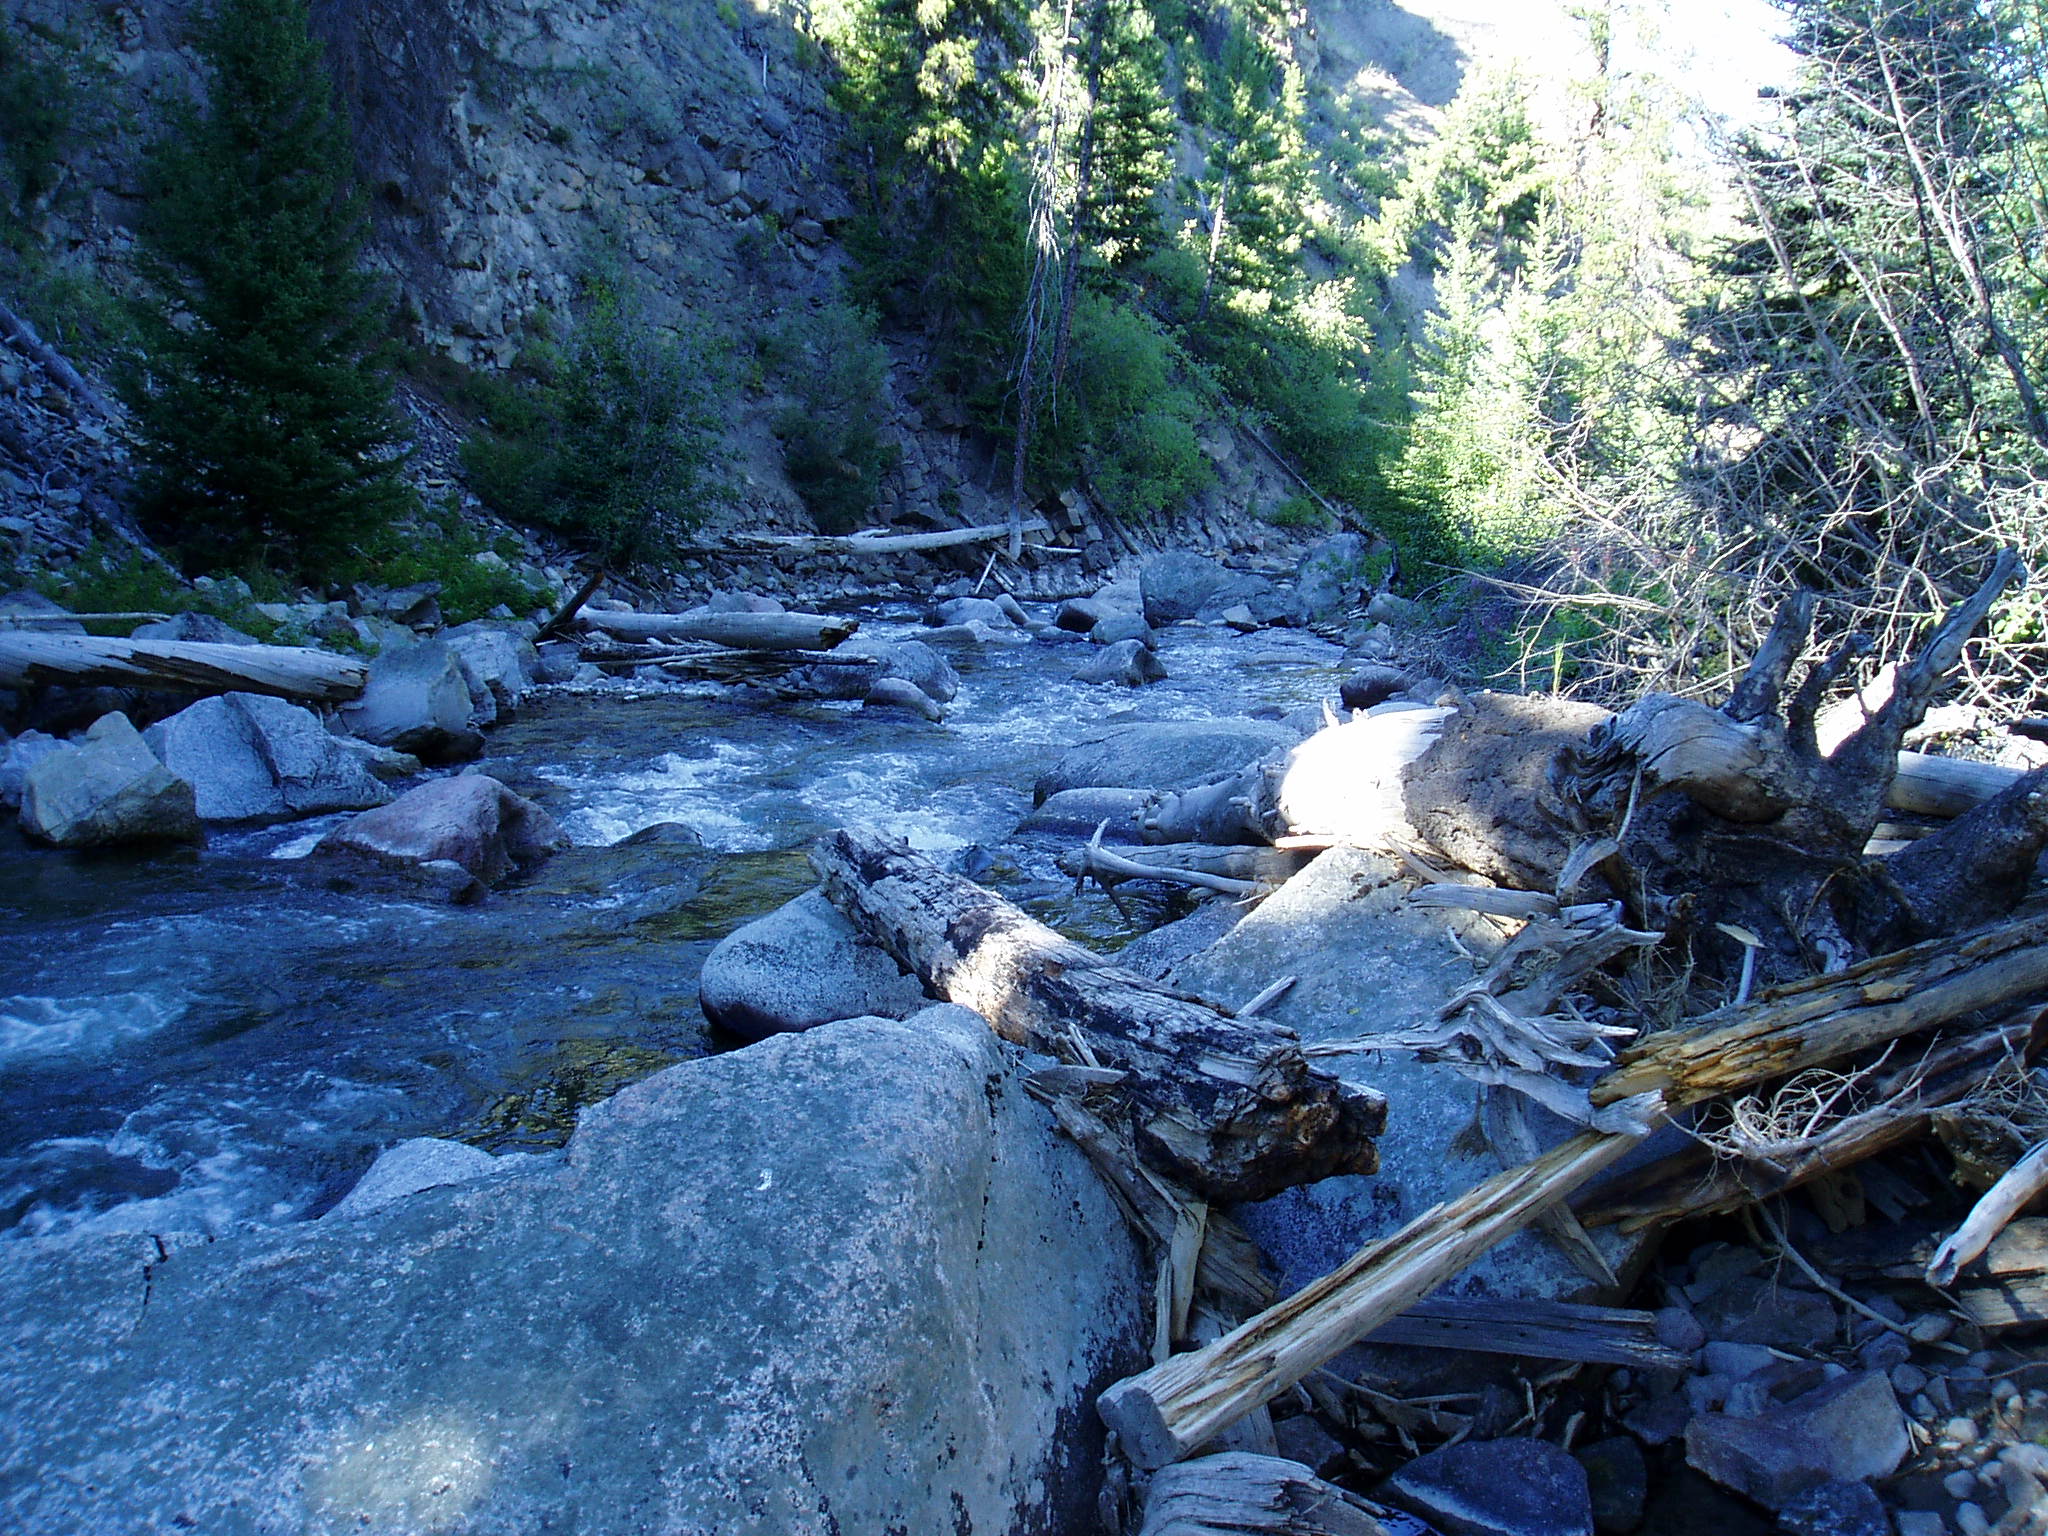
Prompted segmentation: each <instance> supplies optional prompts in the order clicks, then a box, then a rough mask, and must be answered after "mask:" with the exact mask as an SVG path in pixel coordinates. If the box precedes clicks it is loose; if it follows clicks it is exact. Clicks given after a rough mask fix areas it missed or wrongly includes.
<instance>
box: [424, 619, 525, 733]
mask: <svg viewBox="0 0 2048 1536" xmlns="http://www.w3.org/2000/svg"><path fill="white" fill-rule="evenodd" d="M439 638H440V640H441V641H442V643H444V644H445V645H447V646H448V648H449V649H450V650H452V651H454V652H455V660H456V664H457V665H458V666H459V667H461V669H462V680H463V682H464V684H466V685H467V687H468V688H469V705H470V722H471V723H472V724H475V725H492V724H495V723H496V722H497V721H498V720H499V719H500V718H501V717H503V716H506V715H509V714H511V713H512V712H513V711H514V710H516V709H517V708H518V707H519V705H520V703H521V701H522V700H524V699H525V697H526V690H527V689H529V688H531V687H532V686H533V685H534V684H535V683H536V682H538V681H539V680H540V657H539V656H538V655H537V654H536V653H535V651H534V647H533V642H532V641H531V640H529V639H528V638H527V637H526V632H525V630H524V629H523V628H521V627H518V626H513V625H506V624H498V623H492V622H489V621H487V620H483V619H479V620H476V621H474V622H472V623H469V624H462V625H458V626H457V627H456V628H454V629H449V630H444V631H442V633H441V635H440V636H439Z"/></svg>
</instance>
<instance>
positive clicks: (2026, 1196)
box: [1927, 1141, 2048, 1286]
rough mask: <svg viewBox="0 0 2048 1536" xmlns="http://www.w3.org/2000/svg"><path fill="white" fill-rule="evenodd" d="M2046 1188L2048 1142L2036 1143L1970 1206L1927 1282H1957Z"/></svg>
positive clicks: (1935, 1259) (1931, 1261)
mask: <svg viewBox="0 0 2048 1536" xmlns="http://www.w3.org/2000/svg"><path fill="white" fill-rule="evenodd" d="M2044 1189H2048V1141H2043V1142H2038V1143H2036V1144H2035V1145H2034V1147H2033V1148H2032V1150H2030V1151H2029V1152H2028V1153H2027V1155H2026V1156H2025V1157H2023V1158H2021V1159H2020V1160H2019V1161H2018V1162H2016V1163H2014V1164H2013V1165H2012V1167H2010V1168H2008V1169H2007V1170H2006V1171H2005V1175H2004V1177H2002V1178H2000V1179H1999V1181H1998V1182H1997V1183H1996V1184H1994V1185H1992V1186H1991V1187H1990V1188H1989V1189H1987V1190H1985V1191H1984V1193H1983V1195H1982V1196H1980V1197H1979V1198H1978V1201H1977V1203H1976V1204H1975V1205H1973V1206H1971V1207H1970V1214H1969V1215H1968V1216H1966V1217H1964V1218H1963V1224H1962V1225H1961V1226H1959V1227H1957V1228H1956V1229H1955V1231H1953V1232H1951V1233H1950V1234H1949V1235H1948V1236H1947V1237H1946V1238H1944V1239H1943V1240H1942V1243H1941V1246H1940V1247H1939V1248H1936V1249H1935V1250H1934V1257H1933V1258H1931V1259H1929V1260H1928V1261H1927V1283H1928V1284H1929V1285H1933V1286H1946V1285H1952V1284H1954V1282H1955V1278H1956V1272H1957V1271H1958V1270H1960V1269H1961V1268H1962V1267H1963V1266H1964V1265H1965V1264H1967V1263H1969V1262H1970V1260H1972V1259H1974V1258H1976V1257H1977V1255H1978V1254H1980V1253H1982V1252H1983V1251H1984V1250H1985V1249H1986V1248H1989V1247H1990V1246H1991V1240H1992V1239H1993V1238H1995V1237H1997V1236H1998V1234H1999V1233H2001V1232H2003V1231H2004V1230H2005V1228H2006V1224H2007V1223H2008V1222H2010V1221H2011V1220H2012V1219H2013V1217H2015V1216H2017V1215H2019V1213H2020V1212H2021V1211H2022V1210H2024V1209H2025V1208H2026V1205H2027V1202H2028V1201H2030V1200H2032V1199H2033V1198H2034V1197H2035V1196H2036V1195H2038V1194H2040V1193H2041V1191H2042V1190H2044Z"/></svg>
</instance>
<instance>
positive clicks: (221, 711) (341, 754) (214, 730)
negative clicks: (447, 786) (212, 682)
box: [142, 693, 418, 821]
mask: <svg viewBox="0 0 2048 1536" xmlns="http://www.w3.org/2000/svg"><path fill="white" fill-rule="evenodd" d="M142 736H143V740H145V741H147V742H148V743H149V746H150V750H151V751H153V752H154V753H156V755H157V757H158V758H159V759H160V760H161V761H162V762H163V765H164V766H165V767H166V768H168V769H170V770H171V772H173V773H175V774H177V775H178V777H179V778H181V779H185V780H188V781H189V782H190V783H191V785H192V790H193V794H194V797H195V800H196V802H197V805H198V808H199V817H200V819H201V820H202V821H282V820H285V819H286V818H288V817H292V816H318V815H322V814H325V813H326V812H328V811H359V810H363V809H365V808H366V807H368V806H373V805H383V804H384V803H385V802H386V801H388V800H389V799H390V798H391V791H389V790H388V789H386V788H385V787H384V786H383V784H382V783H380V782H379V781H378V780H377V779H376V777H375V776H373V775H372V773H371V772H370V769H369V766H368V765H367V764H366V763H365V762H364V761H363V760H362V759H361V758H360V757H359V756H358V755H357V754H356V753H354V752H352V751H350V750H349V747H348V745H347V743H346V742H344V741H343V740H342V738H340V737H337V736H335V735H333V734H331V733H330V732H329V731H328V729H327V727H326V726H325V725H323V724H321V722H320V717H319V716H318V715H315V714H314V713H313V712H312V711H311V710H310V709H304V708H301V707H300V706H299V705H297V704H291V703H287V702H286V701H285V700H283V699H273V698H268V697H265V696H264V695H262V694H255V693H224V694H221V695H219V696H217V697H215V698H210V699H201V700H200V701H199V702H198V703H196V704H193V705H190V706H188V707H187V708H184V709H181V710H179V711H178V713H176V714H175V715H172V716H171V717H170V718H169V719H168V720H161V721H158V722H157V723H156V724H155V725H152V726H151V727H150V728H149V729H148V730H146V731H144V732H143V733H142ZM414 766H415V767H417V766H418V764H417V763H415V764H414Z"/></svg>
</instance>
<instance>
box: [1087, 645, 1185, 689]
mask: <svg viewBox="0 0 2048 1536" xmlns="http://www.w3.org/2000/svg"><path fill="white" fill-rule="evenodd" d="M1074 681H1075V682H1077V683H1116V684H1120V685H1122V686H1123V687H1126V688H1142V687H1144V686H1145V685H1146V684H1147V683H1163V682H1165V681H1166V668H1165V666H1164V665H1162V664H1161V662H1160V660H1159V658H1158V657H1157V656H1155V655H1154V654H1153V653H1152V647H1151V646H1149V645H1147V644H1145V642H1144V641H1142V640H1119V641H1117V643H1116V644H1115V645H1106V646H1104V647H1103V648H1102V649H1101V650H1100V651H1098V652H1097V653H1096V654H1095V655H1094V656H1092V657H1090V658H1089V659H1088V660H1087V661H1086V662H1084V663H1082V664H1081V665H1080V666H1079V667H1076V668H1075V669H1074Z"/></svg>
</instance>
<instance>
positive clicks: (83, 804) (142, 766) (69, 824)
mask: <svg viewBox="0 0 2048 1536" xmlns="http://www.w3.org/2000/svg"><path fill="white" fill-rule="evenodd" d="M21 826H22V830H23V831H25V832H26V833H28V835H29V836H30V837H33V838H38V839H40V840H41V841H43V842H46V843H55V844H56V845H57V846H58V847H60V848H94V847H101V846H104V845H107V844H114V843H162V842H174V843H188V842H197V841H198V840H199V839H200V837H201V836H202V833H201V828H200V823H199V810H198V806H197V805H196V803H195V801H194V798H193V794H192V786H191V785H190V784H188V783H186V782H185V780H183V779H181V778H179V777H178V776H177V775H176V774H175V773H172V772H171V770H170V769H168V768H166V767H165V766H164V765H163V764H162V763H160V762H158V761H157V758H156V754H155V753H153V752H151V751H150V750H149V746H148V744H147V743H146V742H144V741H143V739H142V734H141V733H140V732H139V731H137V730H136V729H135V727H134V726H133V725H131V724H129V721H128V717H127V716H126V715H124V714H120V713H118V712H117V713H114V714H109V715H102V716H100V718H99V719H98V720H95V721H94V722H93V724H92V727H91V729H89V730H88V731H86V733H85V736H84V738H83V739H82V740H80V741H79V742H77V743H76V744H67V745H66V746H64V747H63V748H62V749H61V750H59V751H56V752H51V753H48V754H47V755H45V756H43V757H41V758H39V759H38V760H37V761H35V762H34V763H32V764H30V766H29V768H28V771H27V773H26V775H25V776H24V778H23V781H22V794H21Z"/></svg>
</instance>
